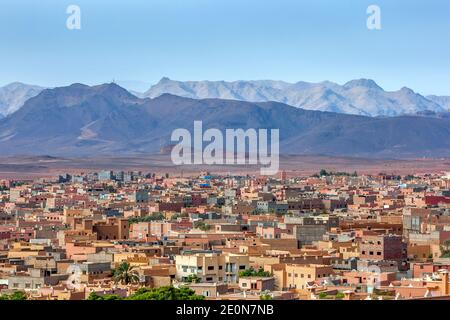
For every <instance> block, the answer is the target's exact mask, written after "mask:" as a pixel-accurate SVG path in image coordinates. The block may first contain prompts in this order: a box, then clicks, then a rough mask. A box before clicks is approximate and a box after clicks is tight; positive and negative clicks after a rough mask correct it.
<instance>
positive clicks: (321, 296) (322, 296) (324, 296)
mask: <svg viewBox="0 0 450 320" xmlns="http://www.w3.org/2000/svg"><path fill="white" fill-rule="evenodd" d="M327 297H328V295H327V294H326V293H325V292H321V293H319V299H326V298H327Z"/></svg>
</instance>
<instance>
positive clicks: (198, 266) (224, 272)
mask: <svg viewBox="0 0 450 320" xmlns="http://www.w3.org/2000/svg"><path fill="white" fill-rule="evenodd" d="M175 264H176V278H177V280H180V281H186V280H187V278H188V277H189V276H190V275H196V276H197V277H199V278H200V279H201V282H228V283H237V282H238V279H239V272H240V271H244V270H245V269H248V268H249V257H248V256H246V255H240V254H233V253H221V252H217V251H216V252H214V251H203V252H202V251H200V252H185V253H184V254H182V255H177V256H175Z"/></svg>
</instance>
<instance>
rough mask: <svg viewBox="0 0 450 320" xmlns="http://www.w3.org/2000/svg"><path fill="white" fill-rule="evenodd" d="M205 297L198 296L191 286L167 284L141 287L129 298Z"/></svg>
mask: <svg viewBox="0 0 450 320" xmlns="http://www.w3.org/2000/svg"><path fill="white" fill-rule="evenodd" d="M204 299H205V297H203V296H198V295H196V294H195V291H194V290H192V289H189V288H185V287H183V288H179V289H178V288H175V287H171V286H165V287H160V288H154V289H150V288H141V289H139V290H137V291H136V293H135V294H133V295H131V296H129V297H128V298H127V300H204Z"/></svg>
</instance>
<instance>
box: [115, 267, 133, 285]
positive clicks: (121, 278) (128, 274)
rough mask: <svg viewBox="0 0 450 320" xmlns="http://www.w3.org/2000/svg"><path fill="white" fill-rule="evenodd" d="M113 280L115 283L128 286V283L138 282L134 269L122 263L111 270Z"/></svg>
mask: <svg viewBox="0 0 450 320" xmlns="http://www.w3.org/2000/svg"><path fill="white" fill-rule="evenodd" d="M113 279H114V282H115V283H119V282H120V283H122V284H125V285H128V284H130V283H136V282H139V274H138V273H137V271H136V270H134V267H132V266H130V264H129V263H128V262H122V263H121V264H120V265H119V266H118V267H117V268H116V269H114V270H113Z"/></svg>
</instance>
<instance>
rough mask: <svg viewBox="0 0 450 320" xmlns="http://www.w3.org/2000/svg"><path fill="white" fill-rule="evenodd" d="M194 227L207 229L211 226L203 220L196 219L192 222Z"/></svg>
mask: <svg viewBox="0 0 450 320" xmlns="http://www.w3.org/2000/svg"><path fill="white" fill-rule="evenodd" d="M194 228H197V229H200V230H202V231H208V230H210V229H211V226H210V225H209V224H206V223H204V222H203V221H196V222H194Z"/></svg>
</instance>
